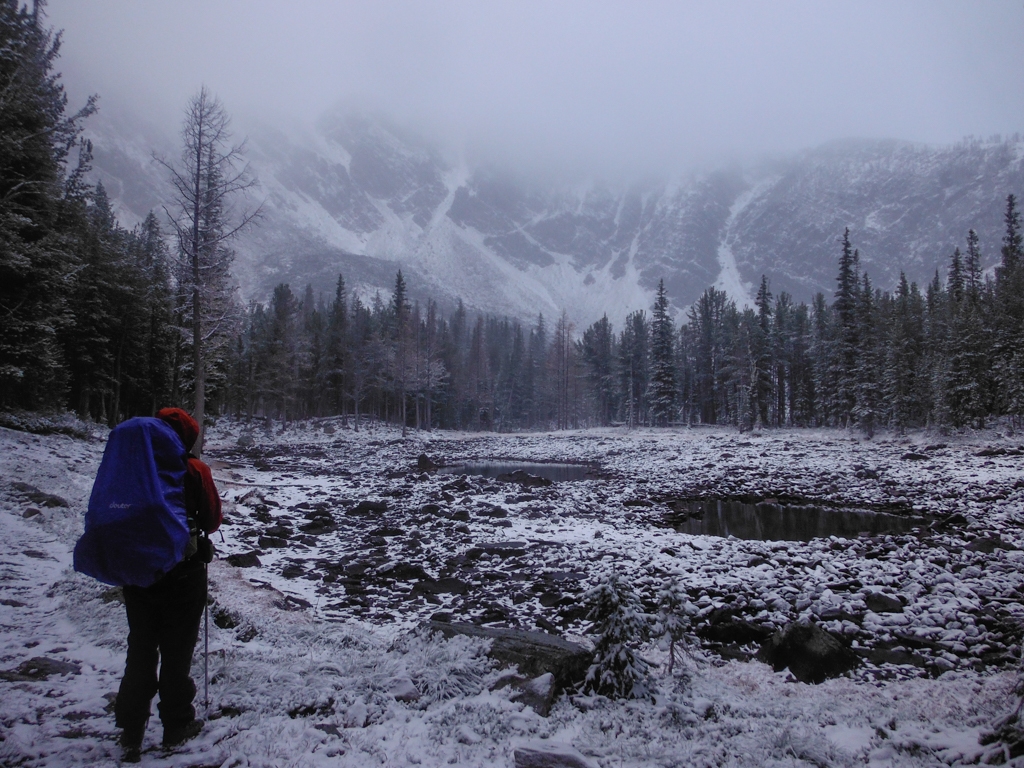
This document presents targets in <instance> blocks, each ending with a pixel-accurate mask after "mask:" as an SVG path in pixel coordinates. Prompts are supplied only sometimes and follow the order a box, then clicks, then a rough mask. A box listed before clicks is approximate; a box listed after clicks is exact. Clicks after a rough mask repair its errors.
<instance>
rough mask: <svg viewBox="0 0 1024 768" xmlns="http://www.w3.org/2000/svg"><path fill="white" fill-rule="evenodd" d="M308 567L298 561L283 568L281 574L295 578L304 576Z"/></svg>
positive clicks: (287, 577) (288, 577)
mask: <svg viewBox="0 0 1024 768" xmlns="http://www.w3.org/2000/svg"><path fill="white" fill-rule="evenodd" d="M305 572H306V569H305V568H303V567H302V566H301V565H298V564H297V563H290V564H288V565H286V566H285V567H284V568H282V569H281V575H282V576H284V577H285V578H286V579H295V578H298V577H299V576H302V575H303V574H304V573H305Z"/></svg>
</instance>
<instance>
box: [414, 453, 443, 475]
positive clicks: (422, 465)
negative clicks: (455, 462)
mask: <svg viewBox="0 0 1024 768" xmlns="http://www.w3.org/2000/svg"><path fill="white" fill-rule="evenodd" d="M440 468H441V465H440V464H436V463H435V462H433V461H431V459H430V457H429V456H427V454H425V453H421V454H420V455H419V456H417V457H416V469H418V470H419V471H420V472H430V471H432V470H435V469H440Z"/></svg>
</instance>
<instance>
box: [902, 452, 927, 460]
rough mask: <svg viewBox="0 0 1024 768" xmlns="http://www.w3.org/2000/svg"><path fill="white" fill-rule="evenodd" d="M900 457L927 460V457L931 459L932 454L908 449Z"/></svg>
mask: <svg viewBox="0 0 1024 768" xmlns="http://www.w3.org/2000/svg"><path fill="white" fill-rule="evenodd" d="M900 458H901V459H903V460H904V461H926V460H927V459H930V458H931V456H928V455H927V454H924V453H917V452H916V451H908V452H907V453H904V454H903V455H902V456H900Z"/></svg>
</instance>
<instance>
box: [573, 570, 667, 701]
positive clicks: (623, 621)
mask: <svg viewBox="0 0 1024 768" xmlns="http://www.w3.org/2000/svg"><path fill="white" fill-rule="evenodd" d="M584 601H585V603H586V604H587V606H588V607H589V613H588V614H587V618H588V619H589V620H590V621H592V622H594V630H595V631H596V634H597V641H596V643H595V647H594V662H593V664H591V666H590V668H589V669H588V670H587V676H586V680H585V681H584V683H583V688H584V690H585V691H588V692H593V693H598V694H601V695H603V696H608V697H609V698H612V699H646V698H649V697H650V696H651V695H652V694H653V690H652V686H651V681H650V673H649V668H648V664H647V662H646V661H645V660H644V659H643V657H642V656H640V655H639V654H638V653H636V650H635V648H636V646H637V645H638V644H639V643H640V642H642V641H643V640H645V639H646V638H647V635H648V631H649V625H648V623H647V620H646V617H645V616H644V614H643V611H642V608H641V606H640V599H639V598H638V597H637V595H636V593H635V592H634V591H633V589H632V588H631V587H630V585H629V584H628V583H627V582H626V581H625V579H623V578H622V577H621V576H619V575H618V574H613V575H610V576H608V577H606V578H605V579H604V580H602V581H601V583H599V584H598V585H597V586H596V587H594V588H593V589H591V590H590V591H589V592H587V593H586V594H585V595H584Z"/></svg>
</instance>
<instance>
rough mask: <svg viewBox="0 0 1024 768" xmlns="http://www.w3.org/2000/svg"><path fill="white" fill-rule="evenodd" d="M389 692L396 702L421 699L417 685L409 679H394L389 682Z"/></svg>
mask: <svg viewBox="0 0 1024 768" xmlns="http://www.w3.org/2000/svg"><path fill="white" fill-rule="evenodd" d="M387 690H388V693H390V694H391V695H392V696H394V697H395V701H404V702H410V701H417V700H419V698H420V692H419V690H418V689H417V688H416V685H415V684H414V683H413V681H412V680H410V679H409V678H408V677H393V678H391V679H390V680H388V682H387Z"/></svg>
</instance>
